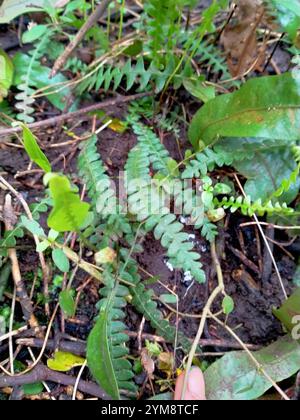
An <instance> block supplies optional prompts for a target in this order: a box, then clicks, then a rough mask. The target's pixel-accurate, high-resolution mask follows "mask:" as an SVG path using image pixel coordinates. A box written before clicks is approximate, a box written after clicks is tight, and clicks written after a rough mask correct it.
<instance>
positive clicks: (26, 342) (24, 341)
mask: <svg viewBox="0 0 300 420" xmlns="http://www.w3.org/2000/svg"><path fill="white" fill-rule="evenodd" d="M125 333H126V334H127V335H128V336H129V337H132V338H136V337H137V334H138V333H137V332H134V331H125ZM142 338H143V340H151V341H157V342H158V343H164V342H165V339H164V338H162V337H159V336H156V335H152V334H147V333H143V334H142ZM16 343H17V344H18V345H22V346H26V347H35V348H41V347H42V345H43V344H44V340H41V339H39V338H18V339H17V340H16ZM199 344H200V346H201V347H222V348H225V349H226V348H228V349H234V350H240V349H241V346H240V345H239V344H238V343H235V342H232V341H229V340H210V339H202V340H200V342H199ZM246 346H247V348H248V349H249V350H253V351H255V350H260V349H261V347H260V346H256V345H253V344H246ZM46 347H47V349H48V350H52V351H55V350H61V351H66V352H69V353H73V354H76V355H78V356H85V355H86V343H85V342H82V341H67V340H61V341H56V340H48V342H47V346H46Z"/></svg>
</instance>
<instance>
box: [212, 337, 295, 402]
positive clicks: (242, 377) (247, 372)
mask: <svg viewBox="0 0 300 420" xmlns="http://www.w3.org/2000/svg"><path fill="white" fill-rule="evenodd" d="M254 356H255V358H256V359H257V361H258V362H259V363H260V364H261V366H262V368H263V369H264V370H265V371H266V372H267V373H268V375H269V376H270V377H271V378H272V379H273V381H275V382H276V383H278V382H281V381H283V380H285V379H288V378H290V377H291V376H293V375H294V374H295V373H296V372H298V370H299V369H300V345H299V343H298V342H297V341H295V340H292V338H291V337H290V336H285V337H283V338H281V339H279V340H278V341H276V342H275V343H273V344H271V345H270V346H269V347H266V348H264V349H263V350H260V351H258V352H255V353H254ZM204 376H205V382H206V394H207V398H208V400H229V401H231V400H255V399H257V398H259V397H260V396H262V395H263V394H264V393H265V392H266V391H268V390H269V389H270V388H272V384H271V383H270V381H269V380H268V379H267V378H266V377H265V376H264V375H263V374H262V373H261V372H260V371H259V370H258V369H257V367H256V365H255V364H254V363H253V361H252V360H251V359H250V358H249V356H248V355H247V353H246V352H230V353H228V354H226V355H225V356H224V357H222V358H221V359H219V360H218V361H217V362H215V363H213V364H212V365H211V366H210V367H209V368H208V369H207V370H206V371H205V373H204Z"/></svg>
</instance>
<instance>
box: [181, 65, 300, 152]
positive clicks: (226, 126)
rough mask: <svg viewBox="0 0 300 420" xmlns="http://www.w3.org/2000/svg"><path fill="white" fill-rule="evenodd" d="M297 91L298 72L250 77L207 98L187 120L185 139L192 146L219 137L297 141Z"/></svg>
mask: <svg viewBox="0 0 300 420" xmlns="http://www.w3.org/2000/svg"><path fill="white" fill-rule="evenodd" d="M299 93H300V74H299V72H295V73H293V74H292V73H285V74H283V75H280V76H268V77H261V78H254V79H251V80H249V81H248V82H247V83H245V84H244V86H243V87H242V88H241V89H240V90H239V91H237V92H234V93H230V94H226V95H220V96H218V97H217V98H215V99H213V100H211V101H209V102H207V103H206V104H205V105H204V106H203V107H202V108H201V109H200V110H199V111H198V112H197V114H196V115H195V117H194V119H193V121H192V123H191V126H190V129H189V139H190V141H191V143H192V144H193V146H194V148H195V149H196V150H198V149H199V146H202V147H203V145H205V146H208V145H210V144H213V143H215V142H216V141H218V140H219V139H221V138H222V137H236V138H239V137H254V138H265V139H274V138H275V139H276V138H277V139H281V138H282V139H286V140H289V141H291V142H293V141H297V140H299V139H300V94H299ZM236 141H237V143H238V141H239V140H238V139H237V140H236Z"/></svg>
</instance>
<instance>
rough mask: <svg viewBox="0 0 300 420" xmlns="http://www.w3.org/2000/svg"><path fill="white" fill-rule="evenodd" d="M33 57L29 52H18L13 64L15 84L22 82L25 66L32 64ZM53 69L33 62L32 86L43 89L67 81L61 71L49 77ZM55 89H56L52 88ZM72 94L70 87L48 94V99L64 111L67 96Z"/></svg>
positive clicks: (74, 106) (72, 108)
mask: <svg viewBox="0 0 300 420" xmlns="http://www.w3.org/2000/svg"><path fill="white" fill-rule="evenodd" d="M30 62H31V57H30V56H29V55H27V54H23V53H20V52H18V53H17V54H16V55H15V56H14V58H13V64H14V66H15V76H14V81H13V84H14V86H18V85H19V84H22V75H24V68H25V69H26V68H28V67H29V66H30ZM50 71H51V69H50V68H48V67H45V66H42V65H40V64H39V63H33V67H32V69H31V73H30V82H31V86H32V87H36V88H37V89H42V88H44V87H46V86H50V88H51V85H55V84H57V83H63V82H66V81H67V79H66V78H65V76H63V75H62V74H61V73H59V74H57V75H56V76H55V77H53V78H52V79H50V78H49V75H50ZM50 90H54V89H50ZM70 94H71V90H70V89H69V88H67V87H66V88H65V89H62V90H61V91H60V92H57V93H53V94H51V95H46V97H47V99H48V101H50V102H51V104H52V105H54V106H55V107H56V108H57V109H59V110H60V111H63V110H64V109H65V107H66V97H68V96H69V95H70ZM75 108H76V104H75V105H73V106H72V107H71V108H70V110H71V111H73V110H74V109H75Z"/></svg>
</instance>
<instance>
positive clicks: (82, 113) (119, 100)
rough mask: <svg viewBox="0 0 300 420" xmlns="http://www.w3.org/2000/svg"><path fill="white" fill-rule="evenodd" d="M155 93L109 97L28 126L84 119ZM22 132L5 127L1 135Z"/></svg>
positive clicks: (0, 131)
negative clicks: (102, 110)
mask: <svg viewBox="0 0 300 420" xmlns="http://www.w3.org/2000/svg"><path fill="white" fill-rule="evenodd" d="M151 95H153V93H152V92H144V93H137V94H136V95H129V96H120V95H119V96H117V97H116V98H114V99H107V100H106V101H103V102H99V103H97V104H94V105H90V106H87V107H85V108H81V109H79V110H78V111H73V112H69V113H67V114H62V115H58V116H56V117H51V118H48V119H47V120H42V121H38V122H35V123H31V124H28V127H29V128H30V129H31V130H35V129H39V128H45V127H49V126H54V125H56V124H59V123H61V122H64V121H67V120H72V119H75V118H80V119H82V120H84V119H86V118H87V117H86V114H88V113H90V112H94V111H97V110H99V109H102V108H108V107H110V106H111V107H113V106H116V105H119V104H124V103H126V102H133V101H136V100H137V99H141V98H144V97H146V96H151ZM20 132H22V127H13V128H5V129H3V130H0V137H3V136H8V135H11V134H16V133H20Z"/></svg>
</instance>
